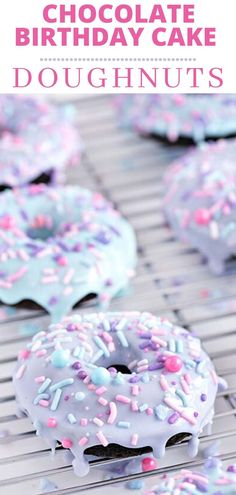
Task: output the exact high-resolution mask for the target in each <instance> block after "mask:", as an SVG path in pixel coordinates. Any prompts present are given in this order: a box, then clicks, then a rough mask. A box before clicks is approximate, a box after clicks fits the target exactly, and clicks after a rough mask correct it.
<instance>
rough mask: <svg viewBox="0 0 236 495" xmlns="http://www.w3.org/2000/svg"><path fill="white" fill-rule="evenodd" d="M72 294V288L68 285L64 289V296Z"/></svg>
mask: <svg viewBox="0 0 236 495" xmlns="http://www.w3.org/2000/svg"><path fill="white" fill-rule="evenodd" d="M72 292H73V288H72V287H70V285H68V286H67V287H65V289H64V290H63V294H64V296H69V294H71V293H72Z"/></svg>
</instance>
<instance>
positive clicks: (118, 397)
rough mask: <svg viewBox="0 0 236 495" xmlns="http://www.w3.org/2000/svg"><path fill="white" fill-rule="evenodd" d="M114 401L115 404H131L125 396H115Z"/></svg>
mask: <svg viewBox="0 0 236 495" xmlns="http://www.w3.org/2000/svg"><path fill="white" fill-rule="evenodd" d="M115 399H116V401H117V402H122V403H123V404H129V403H130V402H131V399H130V398H129V397H127V396H126V395H120V394H118V395H116V398H115Z"/></svg>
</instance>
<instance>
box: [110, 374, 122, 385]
mask: <svg viewBox="0 0 236 495" xmlns="http://www.w3.org/2000/svg"><path fill="white" fill-rule="evenodd" d="M112 383H114V384H115V385H122V384H123V383H124V377H123V375H122V373H121V372H120V371H118V373H117V375H116V376H115V378H114V380H113V381H112Z"/></svg>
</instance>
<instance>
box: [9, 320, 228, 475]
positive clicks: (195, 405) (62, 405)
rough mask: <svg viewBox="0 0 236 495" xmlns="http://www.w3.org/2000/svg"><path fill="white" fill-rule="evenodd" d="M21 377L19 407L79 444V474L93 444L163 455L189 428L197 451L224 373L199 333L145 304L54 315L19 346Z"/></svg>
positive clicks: (47, 433) (114, 452)
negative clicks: (143, 309) (146, 309)
mask: <svg viewBox="0 0 236 495" xmlns="http://www.w3.org/2000/svg"><path fill="white" fill-rule="evenodd" d="M13 382H14V387H15V392H16V400H17V404H18V406H19V409H20V410H21V411H23V412H25V413H26V414H27V415H29V417H30V418H31V420H32V422H33V424H34V426H35V428H36V430H37V434H38V435H39V436H41V437H43V438H44V439H45V440H46V441H47V442H48V443H49V445H50V446H51V447H52V448H55V444H56V442H57V441H59V442H60V443H61V444H62V446H63V447H65V448H68V449H70V450H71V453H72V455H73V457H74V459H73V463H72V464H73V467H74V470H75V473H76V474H77V475H85V474H86V473H87V472H88V469H89V465H88V462H87V459H86V454H89V455H97V456H103V457H119V458H121V457H124V456H126V455H134V454H137V453H138V454H141V453H144V452H150V451H151V450H152V451H153V455H154V456H155V457H156V458H159V457H161V456H163V455H164V454H165V447H166V444H167V445H170V443H171V442H170V443H169V441H170V440H172V443H176V442H178V441H179V440H180V438H181V439H182V438H183V437H185V436H187V437H190V438H188V440H189V441H188V453H189V455H190V456H195V455H196V454H197V450H198V444H199V439H198V437H199V434H200V432H201V431H202V430H203V428H204V427H205V426H207V425H209V424H211V422H212V418H213V414H214V401H215V397H216V393H217V390H218V385H219V383H221V382H220V379H219V378H218V377H217V375H216V372H215V369H214V366H213V364H212V362H211V361H210V358H209V357H208V356H207V354H206V353H205V352H204V350H203V349H202V347H201V343H200V341H199V339H197V338H196V337H194V336H192V335H191V334H190V333H189V332H188V331H187V330H185V329H183V328H180V327H177V326H175V325H172V324H171V323H170V322H169V321H168V320H167V319H165V318H157V317H156V316H154V315H152V314H150V313H140V312H116V313H112V312H111V313H97V314H96V313H95V314H87V315H84V316H81V315H73V316H71V317H66V318H65V319H64V320H62V321H61V323H58V324H51V325H50V327H49V329H48V331H47V332H46V331H42V332H39V333H38V334H36V335H35V336H34V337H33V339H32V341H31V343H29V344H28V345H27V346H26V347H25V349H23V350H22V351H21V352H20V354H19V359H18V363H17V366H16V370H15V372H14V377H13ZM144 425H145V427H144ZM147 447H148V448H147Z"/></svg>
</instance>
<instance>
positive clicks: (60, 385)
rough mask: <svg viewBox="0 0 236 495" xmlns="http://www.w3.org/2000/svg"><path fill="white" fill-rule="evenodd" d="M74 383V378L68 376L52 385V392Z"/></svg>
mask: <svg viewBox="0 0 236 495" xmlns="http://www.w3.org/2000/svg"><path fill="white" fill-rule="evenodd" d="M72 383H74V378H66V379H65V380H61V381H60V382H57V383H55V384H54V385H52V386H51V387H50V392H55V390H57V389H58V388H63V387H67V385H72Z"/></svg>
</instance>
